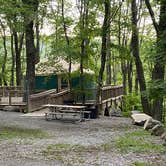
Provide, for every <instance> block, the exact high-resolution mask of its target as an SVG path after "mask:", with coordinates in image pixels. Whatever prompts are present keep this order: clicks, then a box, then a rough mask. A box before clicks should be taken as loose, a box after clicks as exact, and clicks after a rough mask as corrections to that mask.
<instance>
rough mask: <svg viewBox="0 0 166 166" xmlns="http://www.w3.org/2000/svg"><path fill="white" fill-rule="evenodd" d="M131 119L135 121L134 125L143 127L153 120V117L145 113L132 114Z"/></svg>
mask: <svg viewBox="0 0 166 166" xmlns="http://www.w3.org/2000/svg"><path fill="white" fill-rule="evenodd" d="M131 118H132V119H133V124H135V125H139V126H143V125H144V123H145V121H146V120H148V119H149V118H151V116H149V115H147V114H144V113H137V114H132V115H131Z"/></svg>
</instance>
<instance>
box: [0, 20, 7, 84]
mask: <svg viewBox="0 0 166 166" xmlns="http://www.w3.org/2000/svg"><path fill="white" fill-rule="evenodd" d="M0 26H1V29H0V32H1V35H2V39H3V48H4V60H3V64H2V71H1V80H2V82H3V84H4V85H7V81H6V77H5V71H6V62H7V55H8V51H7V40H6V29H5V25H4V24H3V22H2V20H1V19H0Z"/></svg>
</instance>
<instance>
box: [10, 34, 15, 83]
mask: <svg viewBox="0 0 166 166" xmlns="http://www.w3.org/2000/svg"><path fill="white" fill-rule="evenodd" d="M11 56H12V66H11V80H10V85H11V86H14V73H15V72H14V69H15V61H16V60H15V53H14V35H13V32H11Z"/></svg>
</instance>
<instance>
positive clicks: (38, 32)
mask: <svg viewBox="0 0 166 166" xmlns="http://www.w3.org/2000/svg"><path fill="white" fill-rule="evenodd" d="M35 27H36V60H35V64H37V63H39V62H40V31H39V18H38V15H37V17H36V26H35Z"/></svg>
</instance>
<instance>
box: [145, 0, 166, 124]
mask: <svg viewBox="0 0 166 166" xmlns="http://www.w3.org/2000/svg"><path fill="white" fill-rule="evenodd" d="M145 3H146V6H147V8H148V10H149V13H150V16H151V19H152V22H153V26H154V28H155V30H156V34H157V52H156V56H155V61H154V68H153V71H152V80H153V81H158V82H162V81H164V75H165V64H166V62H165V61H166V60H165V52H166V45H165V44H164V43H165V40H166V21H165V20H166V1H165V0H160V17H159V24H158V23H157V21H156V19H155V15H154V12H153V10H152V7H151V4H150V2H149V0H145ZM153 117H154V118H155V119H157V120H160V121H161V120H163V118H164V117H163V97H162V96H160V98H157V99H154V102H153Z"/></svg>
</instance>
